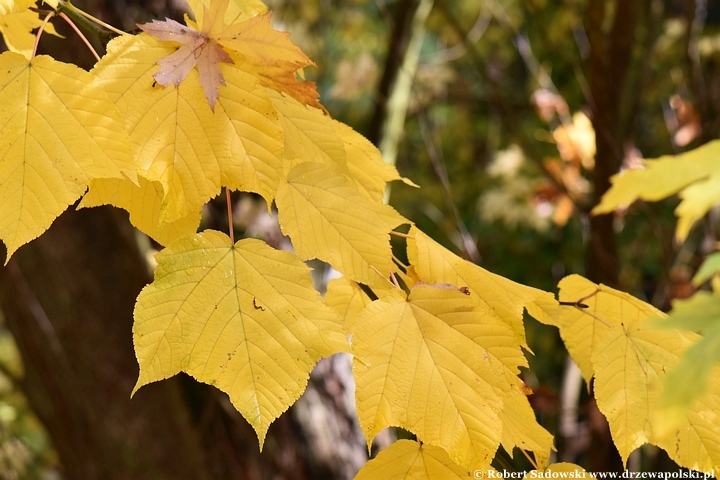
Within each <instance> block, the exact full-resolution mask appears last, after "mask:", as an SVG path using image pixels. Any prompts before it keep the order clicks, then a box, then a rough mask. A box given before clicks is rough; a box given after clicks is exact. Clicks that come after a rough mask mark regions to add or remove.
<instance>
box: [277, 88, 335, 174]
mask: <svg viewBox="0 0 720 480" xmlns="http://www.w3.org/2000/svg"><path fill="white" fill-rule="evenodd" d="M267 95H268V97H270V99H271V100H272V102H273V106H274V107H275V109H276V110H277V112H278V117H279V122H280V125H282V129H283V135H284V139H285V152H284V154H285V158H287V159H288V160H295V159H302V160H305V161H313V162H324V163H327V164H329V165H335V166H336V167H337V168H339V169H341V170H343V171H345V169H346V168H347V158H346V154H345V145H344V144H343V140H342V138H340V135H338V132H337V131H336V130H335V128H334V127H333V124H332V120H331V119H330V118H329V117H328V116H326V115H325V114H324V113H323V112H322V111H321V110H318V109H316V108H313V107H307V106H305V105H303V104H302V103H300V102H299V101H297V100H295V99H294V98H292V97H288V96H286V95H282V94H280V93H277V92H275V91H274V90H268V91H267Z"/></svg>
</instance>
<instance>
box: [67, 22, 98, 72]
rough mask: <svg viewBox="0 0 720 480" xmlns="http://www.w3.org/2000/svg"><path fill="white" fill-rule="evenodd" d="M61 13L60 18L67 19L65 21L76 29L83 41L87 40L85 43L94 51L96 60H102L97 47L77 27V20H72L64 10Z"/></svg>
mask: <svg viewBox="0 0 720 480" xmlns="http://www.w3.org/2000/svg"><path fill="white" fill-rule="evenodd" d="M59 15H60V18H62V19H63V20H65V21H66V22H67V23H68V25H70V27H71V28H72V29H73V30H75V33H77V34H78V36H79V37H80V39H81V40H82V41H83V42H85V45H87V47H88V49H90V51H91V52H92V54H93V56H94V57H95V60H97V61H98V62H99V61H100V55H98V53H97V51H95V49H94V48H93V46H92V45H91V44H90V42H89V41H88V39H87V37H86V36H85V35H83V33H82V32H81V31H80V29H79V28H78V27H77V25H75V22H73V21H72V20H70V17H68V16H67V15H65V14H64V13H63V12H60V13H59Z"/></svg>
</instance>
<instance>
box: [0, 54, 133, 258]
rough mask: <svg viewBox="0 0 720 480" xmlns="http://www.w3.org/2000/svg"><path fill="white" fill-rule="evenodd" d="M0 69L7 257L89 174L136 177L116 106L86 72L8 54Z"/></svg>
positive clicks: (2, 225) (1, 203) (76, 193)
mask: <svg viewBox="0 0 720 480" xmlns="http://www.w3.org/2000/svg"><path fill="white" fill-rule="evenodd" d="M0 72H2V73H1V74H0V104H1V105H2V106H3V107H2V109H0V125H2V127H1V129H0V159H2V161H1V162H0V238H2V240H3V241H4V242H5V245H6V246H7V250H8V254H7V259H9V258H10V256H11V255H12V253H13V252H14V251H15V250H17V248H18V247H20V246H21V245H23V244H25V243H27V242H29V241H30V240H32V239H34V238H36V237H37V236H39V235H40V234H41V233H43V232H44V231H45V230H46V229H47V228H48V227H49V226H50V224H51V223H52V222H53V221H54V220H55V218H57V216H58V215H60V214H61V213H62V212H63V211H64V210H65V209H66V208H67V207H68V205H71V204H72V203H73V202H75V201H76V200H77V199H78V198H80V196H81V195H82V194H83V193H84V192H85V190H86V188H87V186H88V183H89V182H90V180H91V179H93V178H125V177H127V178H129V179H131V180H132V181H136V175H135V169H134V166H133V164H132V159H131V156H130V152H129V150H128V148H127V143H128V141H127V137H125V136H124V135H123V129H122V124H121V123H120V120H119V115H118V111H117V109H116V108H115V107H114V106H113V105H112V103H110V101H109V100H108V98H107V97H106V96H105V94H104V93H103V92H102V91H101V90H100V89H99V88H97V87H96V86H95V85H94V84H93V81H94V79H93V77H92V76H91V75H90V74H89V73H87V72H85V71H84V70H82V69H80V68H78V67H76V66H74V65H69V64H65V63H61V62H58V61H55V60H53V59H52V58H50V57H48V56H44V55H40V56H37V57H35V58H33V59H32V61H28V60H27V59H26V58H25V57H24V56H22V55H20V54H17V53H13V52H5V53H3V54H2V55H0ZM7 259H6V261H7Z"/></svg>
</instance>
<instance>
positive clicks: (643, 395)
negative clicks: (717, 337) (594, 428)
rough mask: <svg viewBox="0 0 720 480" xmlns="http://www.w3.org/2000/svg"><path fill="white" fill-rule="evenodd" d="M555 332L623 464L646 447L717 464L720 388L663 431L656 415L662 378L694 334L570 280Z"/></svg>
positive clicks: (685, 462) (614, 294)
mask: <svg viewBox="0 0 720 480" xmlns="http://www.w3.org/2000/svg"><path fill="white" fill-rule="evenodd" d="M560 300H561V301H563V302H579V303H581V304H582V305H580V304H578V305H577V306H565V305H563V306H561V307H560V316H559V322H558V323H559V327H560V334H561V335H562V337H563V340H564V341H565V344H566V345H567V347H568V350H569V351H570V354H571V355H572V356H573V359H574V360H575V362H576V363H577V364H578V365H579V366H580V368H581V370H582V371H583V375H584V376H585V378H586V379H588V380H589V378H590V376H593V375H594V377H595V383H594V391H595V398H596V401H597V404H598V408H599V409H600V411H601V412H602V413H603V414H604V415H605V417H606V418H607V419H608V422H609V424H610V431H611V433H612V436H613V441H614V442H615V445H616V446H617V448H618V450H619V452H620V455H621V457H622V459H623V461H627V458H628V456H629V455H630V453H631V452H632V451H633V450H635V449H636V448H637V447H639V446H641V445H643V444H644V443H651V444H654V445H657V446H659V447H661V448H664V449H665V450H666V451H667V452H668V454H669V455H670V457H671V458H672V459H673V460H674V461H675V462H677V463H678V464H679V465H681V466H683V467H686V468H691V469H696V470H701V471H710V470H711V469H712V468H713V465H717V464H720V431H718V429H717V427H716V425H717V424H716V423H715V422H717V421H718V420H719V419H720V396H719V395H718V393H720V389H717V388H716V389H714V391H710V392H708V393H707V394H706V395H704V396H703V397H702V398H701V399H699V400H698V401H696V402H695V403H694V404H693V406H692V407H691V408H690V409H689V410H688V411H687V412H685V413H684V414H683V415H682V417H681V418H679V419H677V420H676V421H675V423H674V425H673V428H668V426H667V424H666V420H664V419H663V418H662V416H661V415H660V412H661V399H662V395H663V381H664V379H665V377H666V375H667V372H669V371H670V370H671V369H672V368H673V367H674V366H675V365H676V364H677V363H678V360H679V357H680V355H681V354H682V353H683V352H684V351H685V350H686V349H687V348H688V346H690V345H691V344H692V343H693V342H695V341H697V338H698V337H697V335H695V334H692V333H681V332H679V331H677V330H663V329H659V328H657V327H656V326H654V324H653V323H652V322H648V319H650V318H653V317H658V316H664V315H663V314H662V313H661V312H659V311H658V310H656V309H655V308H653V307H652V306H650V305H648V304H646V303H644V302H641V301H640V300H638V299H636V298H634V297H632V296H630V295H628V294H627V293H623V292H620V291H617V290H615V289H612V288H609V287H606V286H604V285H596V284H594V283H592V282H590V281H589V280H587V279H585V278H583V277H581V276H579V275H571V276H569V277H566V278H564V279H563V280H562V281H561V282H560Z"/></svg>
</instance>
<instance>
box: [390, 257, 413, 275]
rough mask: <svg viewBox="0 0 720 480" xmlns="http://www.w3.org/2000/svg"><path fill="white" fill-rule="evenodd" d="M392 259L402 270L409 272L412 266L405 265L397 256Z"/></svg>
mask: <svg viewBox="0 0 720 480" xmlns="http://www.w3.org/2000/svg"><path fill="white" fill-rule="evenodd" d="M392 259H393V261H394V262H395V264H396V265H397V266H398V267H400V268H402V269H403V270H404V271H405V272H407V270H408V268H410V265H405V264H404V263H403V262H402V261H401V260H400V259H399V258H397V257H396V256H395V254H393V256H392Z"/></svg>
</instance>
